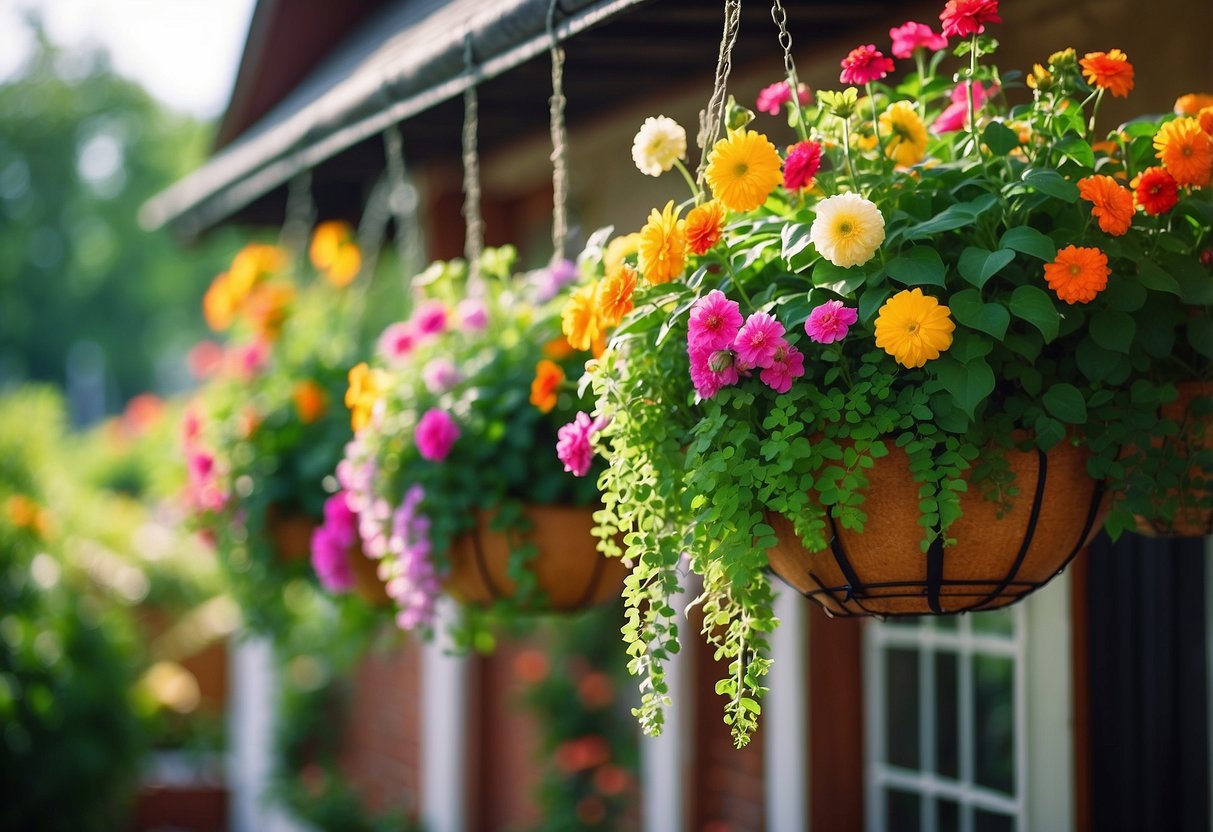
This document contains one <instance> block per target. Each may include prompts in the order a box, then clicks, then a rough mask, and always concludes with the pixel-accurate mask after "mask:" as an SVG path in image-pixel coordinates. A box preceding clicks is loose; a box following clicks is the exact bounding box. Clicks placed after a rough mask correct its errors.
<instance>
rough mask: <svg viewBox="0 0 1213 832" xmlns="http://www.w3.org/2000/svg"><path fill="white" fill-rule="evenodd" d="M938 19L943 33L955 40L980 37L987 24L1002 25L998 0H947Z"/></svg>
mask: <svg viewBox="0 0 1213 832" xmlns="http://www.w3.org/2000/svg"><path fill="white" fill-rule="evenodd" d="M939 19H940V21H942V22H943V33H944V34H945V35H946V36H948V37H956V38H967V37H969V35H980V34H981V33H982V32H984V31H985V30H986V26H985V24H987V23H1002V18H1001V17H999V16H998V0H948V4H947V5H946V6H944V7H943V11H942V12H940V13H939Z"/></svg>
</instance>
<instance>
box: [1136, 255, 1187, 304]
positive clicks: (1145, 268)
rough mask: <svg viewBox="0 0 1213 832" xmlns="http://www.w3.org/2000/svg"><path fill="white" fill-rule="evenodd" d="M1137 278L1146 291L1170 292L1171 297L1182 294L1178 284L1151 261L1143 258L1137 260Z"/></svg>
mask: <svg viewBox="0 0 1213 832" xmlns="http://www.w3.org/2000/svg"><path fill="white" fill-rule="evenodd" d="M1137 276H1138V278H1139V279H1140V280H1141V285H1142V286H1145V287H1146V288H1147V289H1153V290H1155V291H1156V292H1170V293H1171V294H1173V295H1179V294H1182V293H1181V292H1180V288H1179V282H1178V281H1177V280H1176V279H1175V278H1174V277H1172V276H1171V275H1170V274H1168V273H1167V270H1166V269H1164V268H1162V267H1161V266H1159V265H1158V264H1157V263H1155V262H1154V261H1153V260H1147V259H1145V258H1144V257H1143V258H1141V259H1140V260H1138V261H1137Z"/></svg>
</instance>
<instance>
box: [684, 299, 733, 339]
mask: <svg viewBox="0 0 1213 832" xmlns="http://www.w3.org/2000/svg"><path fill="white" fill-rule="evenodd" d="M741 321H742V318H741V307H740V306H738V305H737V303H736V302H735V301H731V300H729V299H728V298H727V297H725V294H724V292H722V291H720V290H719V289H713V290H712V291H710V292H708V293H707V294H706V295H704V296H703V297H701V298H700V299H699V300H697V301H695V305H694V306H692V307H691V317H690V321H689V322H688V324H687V345H688V348H692V349H696V350H708V351H712V350H723V349H728V348H729V347H731V346H732V345H733V339H734V338H736V337H737V330H739V329H740V328H741Z"/></svg>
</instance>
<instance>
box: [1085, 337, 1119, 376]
mask: <svg viewBox="0 0 1213 832" xmlns="http://www.w3.org/2000/svg"><path fill="white" fill-rule="evenodd" d="M1074 357H1075V360H1077V362H1078V369H1079V370H1081V371H1082V374H1083V375H1084V376H1086V377H1087V378H1088V379H1090V380H1091V381H1096V382H1098V381H1107V380H1108V379H1109V378H1111V377H1113V375H1117V374H1119V373H1121V372H1123V371H1124V370H1125V369H1127V368H1128V364H1129V360H1128V359H1127V358H1125V356H1124V355H1122V354H1121V353H1119V352H1113V351H1112V350H1108V349H1104V348H1103V347H1101V346H1099V345H1098V344H1096V343H1095V341H1094V339H1093V338H1083V339H1082V341H1081V342H1080V343H1079V345H1078V349H1077V350H1076V351H1075V356H1074Z"/></svg>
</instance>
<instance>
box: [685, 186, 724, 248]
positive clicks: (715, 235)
mask: <svg viewBox="0 0 1213 832" xmlns="http://www.w3.org/2000/svg"><path fill="white" fill-rule="evenodd" d="M723 227H724V206H723V205H721V204H720V201H719V200H715V199H712V200H709V201H708V202H705V203H704V204H703V205H697V206H695V207H694V208H692V209H691V212H690V213H689V214H687V228H686V235H687V248H689V249H690V250H691V251H693V252H695V253H696V254H705V253H707V251H708V249H710V248H711V247H712V246H714V245H716V244H717V243H718V242H720V232H721V230H722V229H723Z"/></svg>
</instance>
